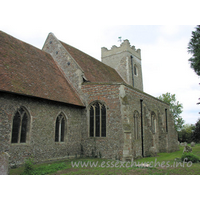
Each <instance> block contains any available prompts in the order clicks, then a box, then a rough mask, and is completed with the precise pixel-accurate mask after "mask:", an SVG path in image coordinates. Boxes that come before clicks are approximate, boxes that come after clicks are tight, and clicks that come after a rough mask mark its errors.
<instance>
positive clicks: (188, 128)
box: [178, 124, 195, 143]
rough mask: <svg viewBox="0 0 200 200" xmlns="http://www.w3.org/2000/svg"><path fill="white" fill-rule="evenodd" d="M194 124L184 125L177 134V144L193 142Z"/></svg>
mask: <svg viewBox="0 0 200 200" xmlns="http://www.w3.org/2000/svg"><path fill="white" fill-rule="evenodd" d="M194 129H195V125H194V124H185V125H183V128H182V129H181V131H179V132H178V140H179V142H187V143H191V142H192V141H193V140H194V135H193V134H194Z"/></svg>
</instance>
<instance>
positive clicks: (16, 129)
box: [11, 112, 21, 143]
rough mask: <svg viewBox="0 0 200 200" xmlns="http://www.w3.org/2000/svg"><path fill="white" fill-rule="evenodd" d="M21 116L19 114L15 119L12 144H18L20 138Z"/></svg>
mask: <svg viewBox="0 0 200 200" xmlns="http://www.w3.org/2000/svg"><path fill="white" fill-rule="evenodd" d="M20 123H21V119H20V114H19V112H17V113H16V114H15V116H14V118H13V127H12V139H11V142H12V143H17V142H18V137H19V129H20Z"/></svg>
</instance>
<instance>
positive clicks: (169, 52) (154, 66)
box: [141, 37, 200, 123]
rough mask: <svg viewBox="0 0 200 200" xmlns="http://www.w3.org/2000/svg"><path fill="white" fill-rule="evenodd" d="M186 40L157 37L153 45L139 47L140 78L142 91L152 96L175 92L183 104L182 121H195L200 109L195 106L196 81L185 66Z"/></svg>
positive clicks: (196, 95) (197, 90)
mask: <svg viewBox="0 0 200 200" xmlns="http://www.w3.org/2000/svg"><path fill="white" fill-rule="evenodd" d="M187 43H188V38H185V39H184V38H180V39H179V40H176V41H173V42H172V41H170V40H169V39H167V38H165V37H160V38H158V40H157V42H156V43H155V44H153V45H148V46H145V45H144V46H143V47H141V48H142V67H143V81H144V90H145V92H147V93H149V94H152V95H153V96H159V95H161V94H163V93H166V92H170V93H171V94H176V98H177V100H178V101H179V102H180V103H182V104H183V107H184V109H183V114H182V116H183V118H184V120H185V121H186V123H195V122H196V120H197V118H198V117H199V115H198V112H199V110H200V107H198V106H197V105H196V103H197V101H198V98H199V97H200V95H199V89H200V88H199V87H200V86H199V85H198V84H199V82H200V80H199V79H198V77H197V75H196V74H195V73H194V72H193V70H192V69H191V68H190V66H189V63H188V58H189V55H188V53H187Z"/></svg>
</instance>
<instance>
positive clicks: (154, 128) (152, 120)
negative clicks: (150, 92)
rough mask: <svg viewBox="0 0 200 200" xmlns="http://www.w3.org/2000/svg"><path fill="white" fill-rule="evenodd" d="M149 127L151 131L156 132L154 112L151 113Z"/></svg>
mask: <svg viewBox="0 0 200 200" xmlns="http://www.w3.org/2000/svg"><path fill="white" fill-rule="evenodd" d="M151 128H152V132H153V133H156V115H155V113H154V112H152V113H151Z"/></svg>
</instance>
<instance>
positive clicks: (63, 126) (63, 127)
mask: <svg viewBox="0 0 200 200" xmlns="http://www.w3.org/2000/svg"><path fill="white" fill-rule="evenodd" d="M64 133H65V119H64V117H63V118H62V122H61V142H64Z"/></svg>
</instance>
